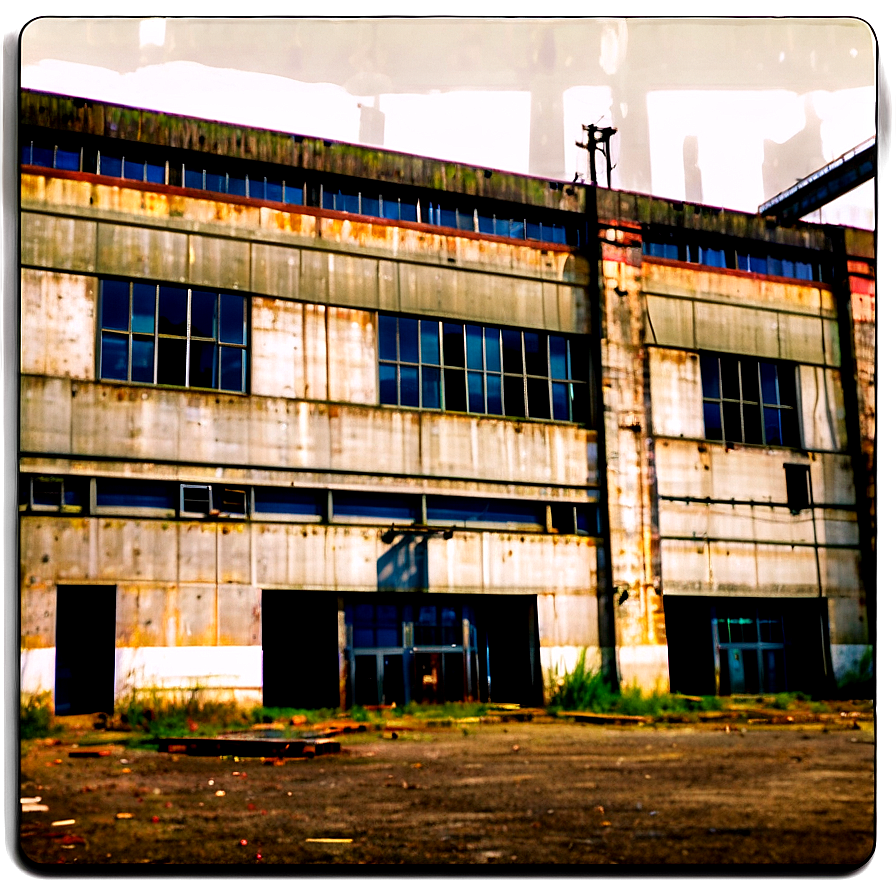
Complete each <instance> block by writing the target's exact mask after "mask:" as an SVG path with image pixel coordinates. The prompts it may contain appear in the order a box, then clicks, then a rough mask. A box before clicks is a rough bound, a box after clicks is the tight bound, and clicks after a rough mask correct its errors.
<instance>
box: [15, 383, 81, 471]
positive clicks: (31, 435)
mask: <svg viewBox="0 0 896 896" xmlns="http://www.w3.org/2000/svg"><path fill="white" fill-rule="evenodd" d="M19 386H20V396H21V399H20V400H21V404H20V406H19V419H20V436H19V445H20V448H21V450H22V451H33V452H38V453H46V454H61V455H68V454H70V453H71V450H72V442H71V432H72V430H71V408H72V386H71V380H69V379H68V378H67V377H60V378H56V377H54V378H52V379H44V378H42V377H25V376H23V377H22V378H21V379H20V381H19Z"/></svg>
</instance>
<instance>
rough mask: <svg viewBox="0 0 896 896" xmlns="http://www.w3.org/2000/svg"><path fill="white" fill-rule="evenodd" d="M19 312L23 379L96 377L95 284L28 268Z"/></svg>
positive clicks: (69, 275)
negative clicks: (26, 375)
mask: <svg viewBox="0 0 896 896" xmlns="http://www.w3.org/2000/svg"><path fill="white" fill-rule="evenodd" d="M20 308H21V345H22V366H21V370H22V372H23V373H34V374H44V375H47V376H71V377H74V378H76V379H92V378H93V377H94V375H95V372H96V357H95V354H96V353H95V348H96V280H95V279H94V278H92V277H79V276H76V275H73V274H56V273H52V272H49V271H36V270H33V269H31V268H23V269H22V301H21V306H20Z"/></svg>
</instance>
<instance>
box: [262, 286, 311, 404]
mask: <svg viewBox="0 0 896 896" xmlns="http://www.w3.org/2000/svg"><path fill="white" fill-rule="evenodd" d="M303 320H304V307H303V306H302V305H301V304H299V303H298V302H289V301H284V300H282V299H260V298H257V297H256V298H253V299H252V350H251V352H250V354H251V383H252V393H253V395H272V396H278V397H283V398H304V397H305V385H306V380H305V340H304V326H303Z"/></svg>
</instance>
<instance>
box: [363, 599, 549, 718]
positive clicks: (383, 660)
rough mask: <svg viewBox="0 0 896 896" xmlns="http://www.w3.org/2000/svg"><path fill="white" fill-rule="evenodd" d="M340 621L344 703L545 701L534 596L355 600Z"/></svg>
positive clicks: (367, 704)
mask: <svg viewBox="0 0 896 896" xmlns="http://www.w3.org/2000/svg"><path fill="white" fill-rule="evenodd" d="M345 622H346V644H347V650H346V654H347V664H346V665H347V678H348V681H347V690H348V694H347V702H348V703H354V704H358V705H362V706H388V705H391V704H393V703H394V704H395V705H397V706H403V705H406V704H407V703H409V702H412V701H413V702H415V703H448V702H463V701H481V702H504V703H520V704H525V705H531V704H533V703H536V704H537V703H540V702H541V701H542V699H543V698H542V683H541V670H540V663H539V650H538V626H537V618H536V609H535V598H534V597H529V596H524V597H507V598H505V597H501V598H492V597H488V598H486V597H478V598H468V597H464V598H459V597H457V596H451V595H424V596H419V597H405V596H402V595H398V594H378V595H376V596H374V595H356V596H355V597H354V598H352V599H348V598H347V599H346V602H345Z"/></svg>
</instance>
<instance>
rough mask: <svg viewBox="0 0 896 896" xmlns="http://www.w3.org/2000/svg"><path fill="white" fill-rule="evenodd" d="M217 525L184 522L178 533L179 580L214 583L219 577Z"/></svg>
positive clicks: (180, 525)
mask: <svg viewBox="0 0 896 896" xmlns="http://www.w3.org/2000/svg"><path fill="white" fill-rule="evenodd" d="M217 529H218V525H217V523H201V522H195V523H193V522H189V523H187V522H184V523H180V524H179V525H178V526H177V527H176V531H177V579H178V580H179V581H181V582H207V583H210V584H211V583H214V582H216V581H217V576H218V558H217V553H218V551H217V541H218V538H217V534H218V533H217Z"/></svg>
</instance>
